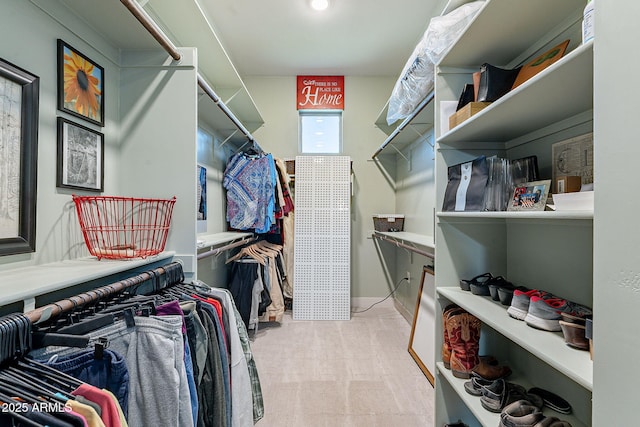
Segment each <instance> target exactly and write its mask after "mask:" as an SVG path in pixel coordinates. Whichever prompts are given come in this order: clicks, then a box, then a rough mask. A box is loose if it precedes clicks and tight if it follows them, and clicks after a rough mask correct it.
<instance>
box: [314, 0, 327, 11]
mask: <svg viewBox="0 0 640 427" xmlns="http://www.w3.org/2000/svg"><path fill="white" fill-rule="evenodd" d="M311 7H312V8H314V9H315V10H325V9H326V8H328V7H329V0H311Z"/></svg>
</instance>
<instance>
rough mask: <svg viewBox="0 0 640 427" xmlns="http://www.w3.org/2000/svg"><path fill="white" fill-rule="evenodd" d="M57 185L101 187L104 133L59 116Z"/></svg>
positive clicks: (100, 189)
mask: <svg viewBox="0 0 640 427" xmlns="http://www.w3.org/2000/svg"><path fill="white" fill-rule="evenodd" d="M56 175H57V179H56V186H57V187H60V188H72V189H78V190H86V191H95V192H102V191H104V135H103V134H102V133H100V132H97V131H95V130H93V129H89V128H88V127H86V126H82V125H80V124H78V123H73V122H71V121H69V120H67V119H65V118H62V117H58V162H57V174H56Z"/></svg>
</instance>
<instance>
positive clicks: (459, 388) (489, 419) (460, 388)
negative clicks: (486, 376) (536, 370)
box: [436, 362, 585, 427]
mask: <svg viewBox="0 0 640 427" xmlns="http://www.w3.org/2000/svg"><path fill="white" fill-rule="evenodd" d="M436 366H437V369H438V373H439V374H440V376H441V377H442V378H444V379H445V380H446V381H447V382H448V383H449V385H450V386H451V387H452V388H453V390H454V391H455V392H456V393H457V394H458V395H459V397H460V399H462V400H463V401H464V402H465V404H466V405H467V407H468V408H469V409H470V410H471V412H472V413H473V415H474V416H475V417H476V418H477V419H478V421H479V422H480V423H481V424H482V425H483V426H490V427H493V426H497V425H498V424H499V423H500V414H495V413H493V412H489V411H487V410H486V409H484V407H483V406H482V404H481V403H480V397H479V396H472V395H470V394H469V393H467V392H466V391H465V389H464V383H465V382H466V381H468V380H465V379H461V378H456V377H454V376H453V373H452V372H451V370H450V369H447V368H445V367H444V364H443V363H442V362H437V363H436ZM507 381H510V382H514V383H517V384H520V385H521V386H523V387H524V388H526V389H527V390H529V389H530V388H531V387H533V386H534V385H533V384H531V382H530V381H528V380H527V379H526V378H523V377H522V376H520V375H518V373H516V372H514V373H513V374H511V375H510V376H509V378H508V379H507ZM543 412H544V414H545V415H546V416H548V417H551V416H553V417H558V418H561V419H563V420H565V421H568V422H569V423H571V425H572V426H573V427H584V425H585V424H584V423H582V422H580V421H578V419H577V418H576V417H575V416H573V415H564V414H559V413H557V412H555V411H552V410H550V409H544V410H543Z"/></svg>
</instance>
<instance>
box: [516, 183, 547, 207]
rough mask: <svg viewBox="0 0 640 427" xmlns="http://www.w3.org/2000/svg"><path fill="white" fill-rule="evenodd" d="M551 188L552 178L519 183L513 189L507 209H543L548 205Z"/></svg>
mask: <svg viewBox="0 0 640 427" xmlns="http://www.w3.org/2000/svg"><path fill="white" fill-rule="evenodd" d="M550 188H551V180H550V179H547V180H544V181H534V182H527V183H524V184H520V185H518V186H517V187H516V188H515V190H513V196H512V197H511V200H510V201H509V204H508V205H507V210H508V211H543V210H544V208H545V206H546V205H547V197H548V196H549V189H550Z"/></svg>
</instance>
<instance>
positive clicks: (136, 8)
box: [120, 0, 182, 61]
mask: <svg viewBox="0 0 640 427" xmlns="http://www.w3.org/2000/svg"><path fill="white" fill-rule="evenodd" d="M120 2H121V3H122V4H123V5H125V7H126V8H127V9H129V12H131V14H132V15H133V16H135V17H136V19H137V20H138V21H139V22H140V23H141V24H142V26H143V27H144V28H146V29H147V31H148V32H149V34H151V35H152V36H153V38H154V39H156V41H157V42H158V43H160V46H162V47H163V48H164V50H166V51H167V53H168V54H169V55H171V57H172V58H173V59H175V60H176V61H179V60H180V58H182V55H180V52H178V48H176V45H174V44H173V42H172V41H171V40H169V37H167V36H166V35H165V34H164V33H163V32H162V30H161V29H160V27H158V25H157V24H156V23H155V22H153V19H151V17H150V16H149V15H148V14H147V12H145V10H144V9H143V8H142V7H140V5H139V4H138V3H137V2H136V1H135V0H120Z"/></svg>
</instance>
